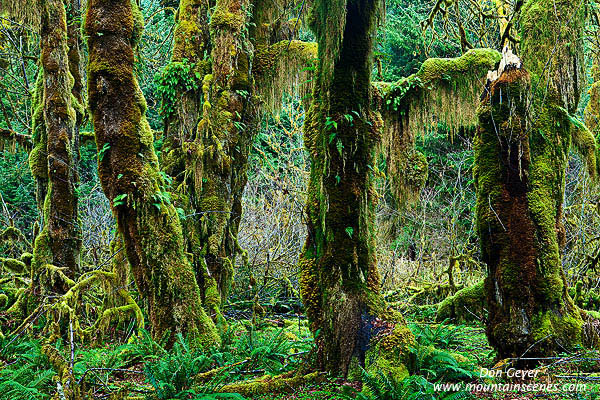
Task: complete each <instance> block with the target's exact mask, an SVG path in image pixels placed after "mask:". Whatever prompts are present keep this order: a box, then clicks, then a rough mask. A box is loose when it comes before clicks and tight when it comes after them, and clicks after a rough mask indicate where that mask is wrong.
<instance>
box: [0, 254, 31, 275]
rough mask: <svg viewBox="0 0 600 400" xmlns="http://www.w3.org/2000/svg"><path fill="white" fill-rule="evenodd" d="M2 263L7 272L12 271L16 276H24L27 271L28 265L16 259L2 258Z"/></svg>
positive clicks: (0, 259)
mask: <svg viewBox="0 0 600 400" xmlns="http://www.w3.org/2000/svg"><path fill="white" fill-rule="evenodd" d="M0 262H2V267H3V268H4V269H6V270H7V271H10V272H12V273H15V274H22V273H23V272H26V271H27V265H26V264H25V263H24V262H23V261H20V260H15V259H14V258H1V257H0Z"/></svg>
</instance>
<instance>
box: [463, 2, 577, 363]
mask: <svg viewBox="0 0 600 400" xmlns="http://www.w3.org/2000/svg"><path fill="white" fill-rule="evenodd" d="M584 15H585V11H584V9H583V6H582V3H581V2H579V1H576V0H573V1H562V2H552V1H549V0H529V1H527V2H526V3H525V4H524V6H523V9H522V12H521V16H520V25H521V44H520V53H521V58H522V60H523V68H524V69H515V67H514V66H513V67H512V68H509V69H508V70H507V71H506V72H503V71H499V72H500V76H499V78H498V79H497V80H495V81H494V82H492V83H491V85H490V88H489V89H490V91H489V94H487V95H486V98H485V100H484V102H483V104H482V106H481V108H480V110H479V120H480V127H479V130H478V133H477V140H476V148H475V152H476V159H475V164H476V173H475V177H476V185H477V197H478V201H477V219H478V231H479V232H478V233H479V236H480V239H481V246H482V256H483V260H484V261H485V262H486V264H487V265H488V277H487V280H486V291H487V299H488V311H489V322H488V327H487V334H488V337H489V340H490V342H491V343H492V345H493V346H494V347H495V348H496V350H497V351H498V354H499V356H500V357H522V356H524V355H525V356H527V357H531V356H536V355H547V354H550V353H552V352H555V351H559V350H561V349H563V348H570V347H572V346H574V345H576V344H579V343H581V341H582V337H581V328H582V324H583V321H582V319H581V317H580V315H579V312H578V310H577V309H576V308H575V306H574V305H573V302H572V300H571V299H570V297H569V296H568V294H567V284H566V281H565V277H564V273H563V270H562V264H561V253H560V252H561V249H562V248H563V246H564V242H565V230H564V226H563V224H562V218H563V210H562V203H563V197H564V186H565V168H566V164H567V160H568V152H569V148H570V146H571V141H572V135H573V131H574V130H573V127H572V125H571V123H570V119H569V113H573V112H575V110H576V109H577V105H578V101H579V95H580V91H581V87H582V85H583V84H584V82H585V79H584V71H583V60H582V55H583V51H582V43H581V39H582V33H583V22H584ZM526 71H527V72H526ZM529 74H530V75H531V77H529Z"/></svg>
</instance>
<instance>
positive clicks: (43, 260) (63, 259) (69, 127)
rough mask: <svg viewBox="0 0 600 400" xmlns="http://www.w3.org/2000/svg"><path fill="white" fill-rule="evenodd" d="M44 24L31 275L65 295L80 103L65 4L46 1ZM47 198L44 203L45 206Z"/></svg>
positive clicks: (70, 273)
mask: <svg viewBox="0 0 600 400" xmlns="http://www.w3.org/2000/svg"><path fill="white" fill-rule="evenodd" d="M42 10H43V11H42V18H41V32H40V33H41V38H42V39H41V46H40V47H41V72H40V74H39V76H38V81H37V83H36V92H35V95H34V138H35V139H34V140H35V147H34V150H33V151H32V154H31V155H30V164H31V166H32V171H33V173H34V176H35V177H36V180H37V184H38V202H39V203H40V206H41V207H42V215H43V227H42V230H41V232H40V234H39V235H38V236H37V238H36V240H35V249H34V258H33V262H32V273H33V278H34V282H35V284H34V287H35V286H37V283H38V282H41V286H42V288H43V290H45V291H52V292H57V293H65V292H66V290H67V289H68V287H69V285H70V284H71V283H72V280H73V279H74V277H75V274H76V272H77V270H78V268H79V250H80V246H81V239H80V231H79V221H78V218H77V194H76V191H75V184H76V182H77V165H76V160H77V157H76V156H75V154H76V152H77V147H76V143H77V134H76V129H75V125H76V111H75V106H76V105H77V104H76V100H74V99H73V97H72V93H71V91H72V88H73V76H72V75H71V73H70V71H69V57H68V52H69V48H68V41H67V19H66V11H65V4H64V3H63V1H62V0H46V1H44V2H43V4H42ZM42 198H43V202H42Z"/></svg>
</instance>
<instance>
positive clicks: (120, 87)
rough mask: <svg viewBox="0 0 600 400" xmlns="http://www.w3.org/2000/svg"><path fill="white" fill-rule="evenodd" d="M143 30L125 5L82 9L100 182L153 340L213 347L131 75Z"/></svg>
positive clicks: (100, 0)
mask: <svg viewBox="0 0 600 400" xmlns="http://www.w3.org/2000/svg"><path fill="white" fill-rule="evenodd" d="M142 28H143V19H142V16H141V12H140V10H139V9H138V7H137V6H136V5H135V3H134V2H131V1H130V0H92V1H90V2H89V4H88V11H87V17H86V25H85V29H86V32H87V35H88V46H89V52H90V62H89V66H88V93H89V107H90V111H91V113H92V117H93V123H94V128H95V133H96V143H97V146H98V152H99V166H98V168H99V175H100V181H101V183H102V187H103V189H104V192H105V193H106V195H107V197H108V198H109V199H110V200H111V205H112V209H113V213H114V215H115V217H116V219H117V224H118V228H119V232H120V233H121V235H122V237H123V241H124V244H125V250H126V253H127V259H128V261H129V263H130V265H131V269H132V272H133V275H134V279H135V281H136V284H137V286H138V289H139V291H140V293H141V294H142V296H143V297H144V299H145V300H146V301H147V303H148V309H149V316H150V322H151V325H152V331H153V336H154V337H155V338H162V337H163V335H164V334H166V333H167V332H170V333H171V335H170V341H169V343H173V341H174V333H175V332H177V333H182V334H184V335H186V334H187V335H191V336H192V337H193V338H194V339H195V340H196V341H197V342H198V343H199V344H205V345H214V344H216V343H218V342H219V337H218V335H217V332H216V329H215V326H214V324H213V322H212V321H211V319H210V318H209V317H208V316H207V315H206V313H205V312H204V309H203V308H202V304H201V301H200V292H199V289H198V284H197V283H196V279H195V277H194V271H193V268H192V266H191V264H190V262H189V260H188V259H187V257H186V255H185V253H184V249H183V234H182V231H181V225H180V222H179V217H178V215H177V212H176V210H175V207H174V206H173V205H172V204H171V201H170V198H169V194H168V192H167V189H166V187H165V182H164V180H163V178H162V176H161V174H160V171H159V166H158V159H157V157H156V154H155V152H154V147H153V142H154V140H153V139H154V137H153V132H152V131H151V129H150V126H149V125H148V121H147V119H146V116H145V112H146V103H145V100H144V97H143V95H142V92H141V90H140V88H139V85H138V83H137V80H136V78H135V76H134V72H133V64H134V50H135V47H136V46H137V43H138V41H139V40H140V37H141V34H142Z"/></svg>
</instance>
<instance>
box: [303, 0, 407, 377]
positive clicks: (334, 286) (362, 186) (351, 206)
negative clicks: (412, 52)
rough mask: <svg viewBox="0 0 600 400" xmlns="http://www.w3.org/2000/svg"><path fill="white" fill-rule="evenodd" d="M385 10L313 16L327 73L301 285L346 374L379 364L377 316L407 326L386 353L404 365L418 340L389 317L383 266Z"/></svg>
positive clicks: (323, 345) (315, 137) (323, 363)
mask: <svg viewBox="0 0 600 400" xmlns="http://www.w3.org/2000/svg"><path fill="white" fill-rule="evenodd" d="M379 6H380V4H379V2H377V1H374V0H349V1H347V2H346V1H340V0H336V1H333V2H330V1H324V0H323V1H317V2H315V4H314V6H313V7H314V8H313V11H312V12H313V18H312V20H313V25H312V26H311V28H312V29H313V30H314V31H315V33H316V35H317V39H318V43H319V70H318V75H317V82H316V87H315V91H314V97H313V102H312V105H311V107H310V110H309V112H308V116H307V119H306V122H305V125H304V136H305V143H306V147H307V150H308V152H309V153H310V156H311V161H312V165H311V175H310V183H309V188H308V203H307V212H308V232H309V234H308V238H307V241H306V244H305V247H304V250H303V253H302V255H301V260H300V267H301V274H302V275H301V279H300V284H301V294H302V299H303V302H304V305H305V307H306V312H307V315H308V318H309V320H310V327H311V330H312V332H313V333H314V334H315V340H316V343H317V359H318V363H319V366H320V368H322V369H324V370H328V371H331V372H334V373H341V374H344V375H346V374H347V373H348V372H349V369H350V367H351V364H353V363H354V362H359V363H361V364H363V365H364V364H365V363H368V362H369V360H368V359H366V358H367V354H366V351H367V348H368V347H369V346H368V345H369V342H370V339H371V337H374V336H375V335H376V334H377V330H376V329H374V321H375V320H376V319H377V318H379V319H383V320H390V322H391V323H394V322H395V323H397V325H396V326H395V328H394V334H393V335H392V336H393V337H394V338H395V343H396V345H395V346H390V348H386V351H387V352H388V355H389V356H391V357H392V358H394V361H395V362H396V363H400V364H401V362H402V357H401V353H402V352H403V351H404V350H405V348H404V347H405V346H406V345H407V344H408V343H410V340H411V335H410V333H409V332H408V331H407V329H406V327H405V325H404V323H403V321H402V319H401V318H398V317H397V316H393V315H391V313H388V312H387V310H386V307H385V303H384V301H383V298H382V296H381V295H380V293H379V289H380V287H379V285H380V282H379V275H378V271H377V265H376V258H375V256H376V255H375V236H374V235H375V225H374V220H375V218H374V207H375V190H374V187H373V179H374V178H373V176H372V173H373V172H372V166H373V165H374V155H375V146H376V144H377V141H378V140H379V130H380V129H381V120H380V117H379V116H377V115H376V114H374V113H373V112H372V111H371V104H370V103H371V95H370V87H371V80H370V76H371V50H372V34H373V29H374V26H375V18H376V13H377V11H378V7H379ZM394 320H395V321H394ZM395 351H399V353H396V352H395ZM398 368H402V366H401V365H398Z"/></svg>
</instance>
